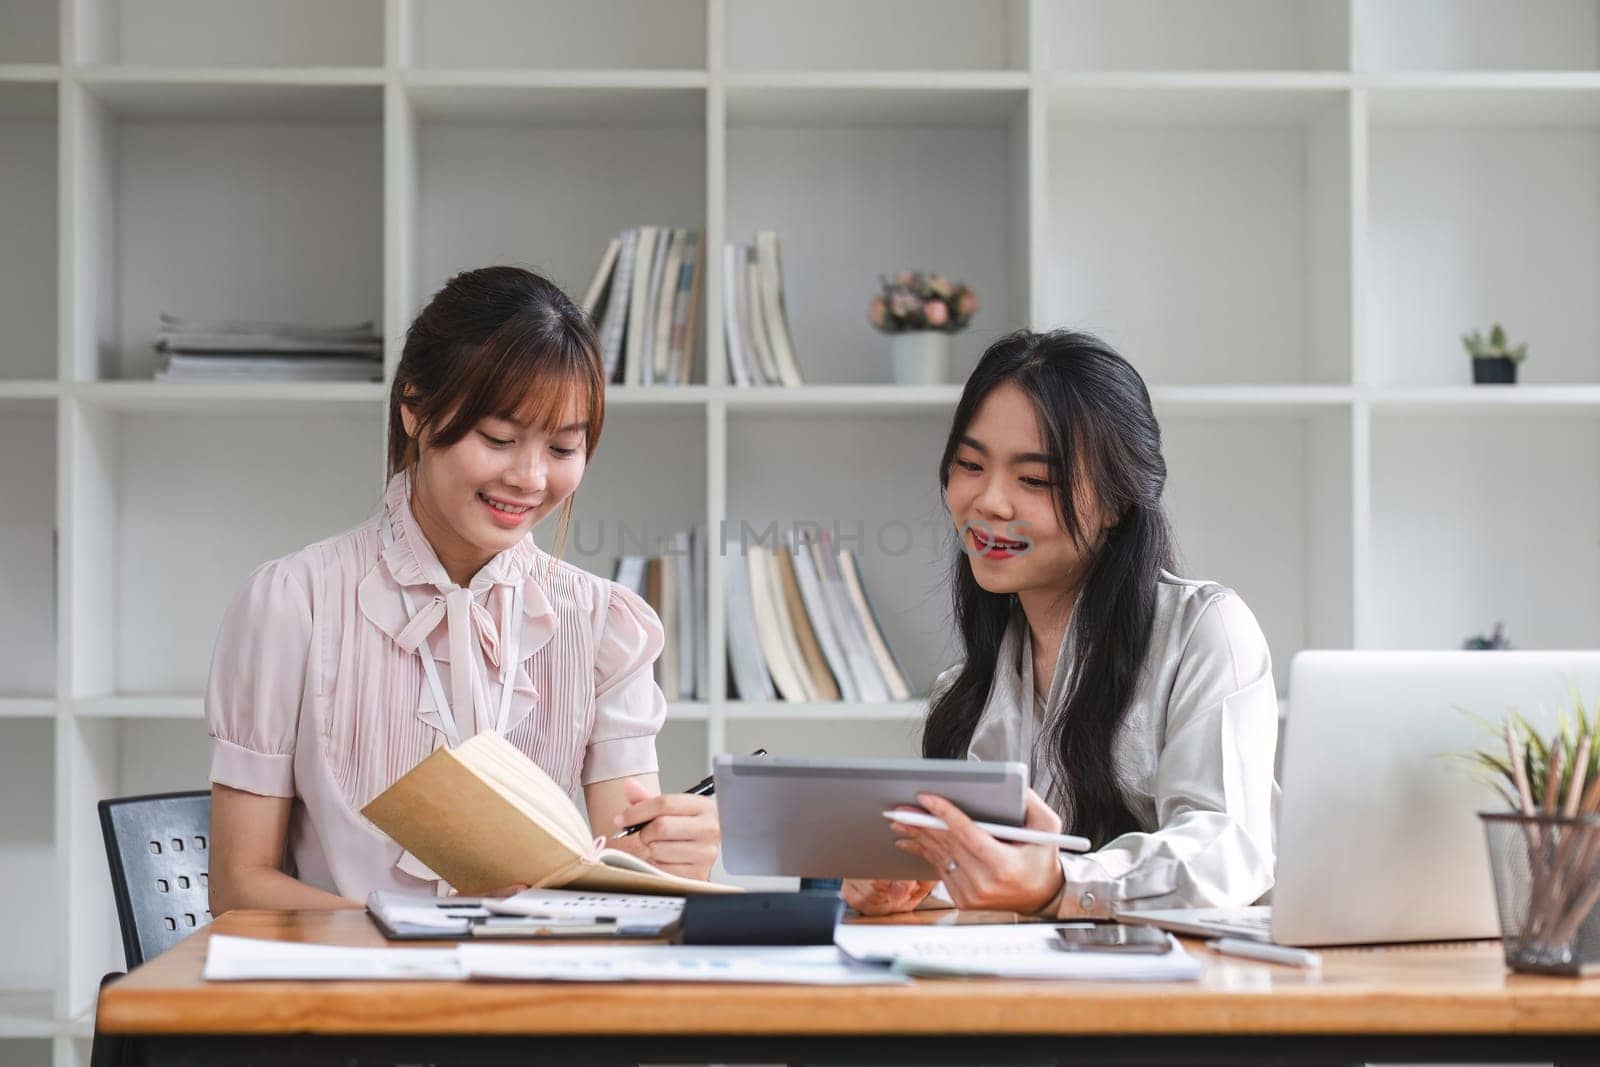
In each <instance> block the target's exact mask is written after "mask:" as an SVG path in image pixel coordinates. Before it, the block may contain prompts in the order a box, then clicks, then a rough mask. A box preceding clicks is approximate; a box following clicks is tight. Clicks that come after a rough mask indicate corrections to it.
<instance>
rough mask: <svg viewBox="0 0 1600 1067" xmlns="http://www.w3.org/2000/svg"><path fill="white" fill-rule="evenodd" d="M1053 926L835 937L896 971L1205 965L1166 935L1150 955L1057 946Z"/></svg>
mask: <svg viewBox="0 0 1600 1067" xmlns="http://www.w3.org/2000/svg"><path fill="white" fill-rule="evenodd" d="M1055 941H1056V933H1055V926H1054V925H1052V924H1049V923H1022V924H1019V925H1016V926H987V925H986V926H910V925H877V924H872V925H865V924H850V925H845V926H840V927H839V929H838V930H837V931H836V932H835V934H834V943H835V944H837V945H838V946H839V948H841V949H843V950H844V951H845V952H846V953H847V954H848V955H850V956H851V957H853V958H855V959H858V960H861V961H863V962H871V963H887V964H890V965H891V966H892V967H893V968H894V970H895V971H897V972H899V973H901V974H912V975H926V976H955V975H971V976H977V977H989V978H1077V979H1083V980H1086V981H1097V982H1183V981H1191V980H1193V979H1196V978H1199V977H1200V975H1201V973H1202V972H1203V971H1204V970H1205V967H1204V965H1203V964H1201V963H1200V961H1199V960H1197V959H1195V958H1194V957H1193V956H1190V955H1189V954H1188V953H1187V952H1185V951H1183V947H1182V946H1181V945H1180V944H1178V942H1177V940H1176V939H1172V951H1170V952H1166V953H1163V954H1161V955H1159V956H1157V955H1142V954H1137V953H1127V954H1123V953H1115V952H1063V951H1061V950H1060V949H1058V948H1056V947H1055Z"/></svg>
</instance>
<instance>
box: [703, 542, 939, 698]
mask: <svg viewBox="0 0 1600 1067" xmlns="http://www.w3.org/2000/svg"><path fill="white" fill-rule="evenodd" d="M729 552H730V557H729V560H728V567H727V575H728V664H729V670H730V673H731V674H732V676H733V685H734V688H735V689H736V690H737V691H738V696H739V699H741V700H749V701H765V700H772V699H774V690H776V696H777V698H780V699H782V700H785V701H791V702H794V703H811V702H817V701H829V700H843V701H847V702H850V703H884V702H887V701H898V700H910V699H911V689H910V686H908V685H907V684H906V674H905V670H904V668H902V667H901V666H900V662H899V660H897V659H896V658H895V655H894V652H893V651H892V650H891V649H890V648H889V643H888V641H887V640H885V638H884V633H883V627H881V626H880V625H878V618H877V615H876V614H875V613H874V612H873V610H872V604H871V602H870V601H869V600H868V599H867V594H866V587H865V586H864V585H863V584H862V581H861V571H860V568H859V567H857V566H856V558H855V554H854V553H852V552H851V551H849V550H848V549H840V550H838V551H835V550H834V549H833V547H832V544H831V543H830V541H829V539H828V537H827V535H826V534H823V535H822V536H821V537H796V538H795V539H794V541H793V543H792V544H789V545H779V546H778V547H776V548H774V547H771V546H767V545H760V544H752V545H747V546H746V547H745V548H744V550H743V553H742V557H741V555H737V554H734V552H735V549H734V548H730V549H729Z"/></svg>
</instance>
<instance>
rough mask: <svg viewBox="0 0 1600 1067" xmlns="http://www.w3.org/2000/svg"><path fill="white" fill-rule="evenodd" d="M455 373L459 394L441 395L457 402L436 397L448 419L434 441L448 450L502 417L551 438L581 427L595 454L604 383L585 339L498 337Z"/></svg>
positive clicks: (502, 334) (508, 334) (464, 359)
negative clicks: (481, 424) (484, 422)
mask: <svg viewBox="0 0 1600 1067" xmlns="http://www.w3.org/2000/svg"><path fill="white" fill-rule="evenodd" d="M552 341H553V343H552ZM458 366H459V372H458V374H457V375H456V378H455V381H454V382H453V383H451V384H452V385H453V386H454V388H449V387H448V386H447V387H446V389H445V390H442V391H441V392H449V393H453V394H455V395H454V396H453V397H451V398H449V399H447V398H446V397H444V396H442V395H441V396H440V398H439V399H440V401H441V403H440V405H439V407H440V409H441V410H440V411H439V412H438V413H437V414H438V416H439V417H441V418H442V417H444V416H445V415H446V414H447V413H448V418H447V419H446V421H445V422H444V423H443V424H442V425H440V426H439V428H438V430H437V432H435V433H434V434H433V435H432V438H433V443H434V444H435V445H438V446H441V447H446V448H448V447H449V446H450V445H453V444H455V443H456V442H457V441H460V440H461V439H462V438H463V437H465V436H466V435H467V434H468V433H470V432H471V431H472V429H473V427H475V426H476V425H477V424H478V423H479V422H481V421H482V420H484V419H487V418H500V419H506V420H507V421H509V422H514V423H516V424H518V425H520V426H526V427H528V428H530V429H536V430H539V431H541V432H543V433H546V434H551V433H554V432H555V431H557V430H560V429H562V428H565V427H568V426H572V425H574V424H577V425H581V426H582V427H583V429H584V431H585V435H584V436H585V440H584V451H585V452H586V453H587V454H590V455H592V454H593V452H594V447H595V444H596V443H597V442H598V441H599V439H600V429H601V424H602V423H603V422H604V420H605V382H604V381H603V374H602V371H601V368H600V361H599V359H598V357H597V354H596V353H594V352H593V351H592V350H591V349H590V348H589V346H588V345H587V344H586V343H585V341H584V340H583V339H582V338H578V337H571V336H568V337H558V338H555V339H552V338H550V337H549V336H544V337H532V336H529V335H528V334H527V333H526V332H523V331H501V332H500V333H499V334H497V335H496V336H493V337H491V338H489V340H488V341H487V342H485V343H484V344H482V345H479V346H477V347H476V349H475V350H474V351H471V352H468V353H463V355H462V358H461V359H460V361H459V363H458ZM450 400H454V401H456V402H455V403H454V404H451V403H450Z"/></svg>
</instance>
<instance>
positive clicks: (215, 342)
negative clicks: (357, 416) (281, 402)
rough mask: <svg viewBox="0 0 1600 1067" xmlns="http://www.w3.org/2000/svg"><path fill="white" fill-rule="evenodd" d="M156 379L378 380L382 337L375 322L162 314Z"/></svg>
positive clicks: (381, 360) (381, 367) (380, 377)
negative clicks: (224, 318)
mask: <svg viewBox="0 0 1600 1067" xmlns="http://www.w3.org/2000/svg"><path fill="white" fill-rule="evenodd" d="M155 347H156V351H157V352H160V353H162V354H163V355H164V356H166V362H165V364H164V365H163V366H162V367H161V368H160V369H159V370H157V371H156V380H157V381H295V382H376V381H381V380H382V379H383V337H382V336H381V335H379V334H378V333H376V332H375V330H374V325H373V323H371V322H358V323H355V324H354V325H350V326H308V325H305V324H303V323H291V322H247V321H223V322H195V321H191V320H188V319H182V318H179V317H178V316H176V315H169V314H167V313H166V312H162V314H161V326H160V329H159V330H158V332H157V333H156V344H155Z"/></svg>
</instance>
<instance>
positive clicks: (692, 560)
mask: <svg viewBox="0 0 1600 1067" xmlns="http://www.w3.org/2000/svg"><path fill="white" fill-rule="evenodd" d="M663 549H664V550H663V552H662V553H661V555H658V556H623V557H622V558H621V559H620V560H618V562H617V573H616V581H617V584H618V585H621V586H624V587H625V588H628V589H631V590H633V591H634V592H635V593H638V594H639V595H640V596H642V597H644V599H645V600H646V601H647V602H648V603H649V604H650V606H651V607H652V608H654V609H655V611H656V614H657V615H659V616H660V617H661V628H662V630H663V631H665V634H666V645H665V647H663V648H662V650H661V655H660V656H659V657H658V658H657V659H656V682H657V684H659V685H660V686H661V691H662V692H663V693H665V694H666V696H667V699H668V700H706V699H708V698H709V696H710V692H711V687H710V685H709V684H708V682H707V676H708V675H709V674H710V660H709V649H707V647H706V641H705V625H706V539H705V533H704V531H703V530H701V529H700V528H699V527H695V528H694V529H693V530H681V531H679V532H678V533H676V534H674V535H673V536H672V537H671V538H670V539H669V540H668V543H667V544H666V545H665V546H663Z"/></svg>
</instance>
